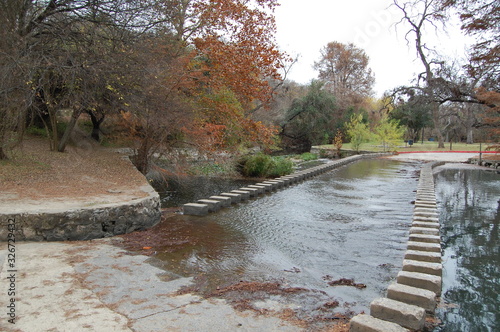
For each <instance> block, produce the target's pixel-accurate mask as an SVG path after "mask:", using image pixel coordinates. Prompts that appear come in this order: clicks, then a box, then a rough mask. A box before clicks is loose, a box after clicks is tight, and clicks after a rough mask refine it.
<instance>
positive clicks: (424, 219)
mask: <svg viewBox="0 0 500 332" xmlns="http://www.w3.org/2000/svg"><path fill="white" fill-rule="evenodd" d="M413 221H421V222H437V223H439V218H438V217H424V216H413Z"/></svg>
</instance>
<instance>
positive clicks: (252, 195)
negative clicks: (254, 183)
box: [238, 187, 259, 197]
mask: <svg viewBox="0 0 500 332" xmlns="http://www.w3.org/2000/svg"><path fill="white" fill-rule="evenodd" d="M238 190H243V191H248V192H249V193H250V197H255V196H257V195H258V194H259V191H258V190H257V189H256V188H249V187H243V188H240V189H238Z"/></svg>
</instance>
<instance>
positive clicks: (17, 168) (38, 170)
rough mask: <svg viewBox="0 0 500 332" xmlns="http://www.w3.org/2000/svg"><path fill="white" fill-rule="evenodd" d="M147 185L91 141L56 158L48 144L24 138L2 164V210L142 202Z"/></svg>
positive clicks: (121, 157) (128, 166)
mask: <svg viewBox="0 0 500 332" xmlns="http://www.w3.org/2000/svg"><path fill="white" fill-rule="evenodd" d="M146 184H147V182H146V179H145V177H144V176H143V175H142V174H140V173H139V172H138V171H137V170H136V169H135V167H133V165H132V164H131V162H130V161H129V160H128V157H127V156H125V155H123V154H120V153H118V152H115V151H114V150H113V149H111V148H105V147H101V146H99V145H98V144H95V143H93V142H91V140H88V141H84V142H82V144H79V146H68V147H67V149H66V151H65V152H64V153H60V152H55V151H50V148H49V143H48V141H47V140H46V139H42V138H36V137H31V138H26V139H25V140H24V141H23V142H22V144H21V145H20V146H19V147H18V148H16V149H15V150H14V151H13V152H12V154H11V158H10V159H9V160H7V161H0V206H5V205H19V204H25V205H26V206H28V205H29V204H30V202H34V201H36V200H40V199H43V201H44V202H47V203H49V202H56V201H66V202H68V201H74V202H78V201H80V202H83V201H85V200H86V199H87V200H88V199H89V198H90V197H92V198H94V199H95V198H96V197H103V196H107V199H108V200H109V199H111V200H119V199H123V198H130V197H134V198H142V197H146V195H147V193H146V192H144V191H143V190H141V189H140V188H141V186H144V185H146ZM125 196H126V197H125ZM110 197H111V198H110Z"/></svg>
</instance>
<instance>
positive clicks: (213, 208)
mask: <svg viewBox="0 0 500 332" xmlns="http://www.w3.org/2000/svg"><path fill="white" fill-rule="evenodd" d="M197 203H199V204H206V205H208V212H217V211H219V210H220V209H221V207H222V203H221V202H220V201H217V200H214V199H199V200H198V202H197Z"/></svg>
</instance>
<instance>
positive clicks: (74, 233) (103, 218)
mask: <svg viewBox="0 0 500 332" xmlns="http://www.w3.org/2000/svg"><path fill="white" fill-rule="evenodd" d="M160 217H161V212H160V198H159V195H158V193H156V192H154V191H151V193H150V194H149V196H148V197H145V198H141V199H135V200H131V201H125V202H122V203H113V204H103V205H100V206H93V207H82V208H73V209H69V210H67V211H56V212H50V211H44V212H36V211H33V212H29V213H14V214H6V213H2V212H1V211H0V241H6V240H7V238H8V236H9V234H14V235H13V236H14V237H15V240H16V241H65V240H90V239H96V238H103V237H110V236H113V235H119V234H124V233H129V232H132V231H136V230H142V229H146V228H148V227H151V226H154V225H155V224H157V223H158V222H159V221H160ZM12 225H14V226H12ZM11 237H12V235H11Z"/></svg>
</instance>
